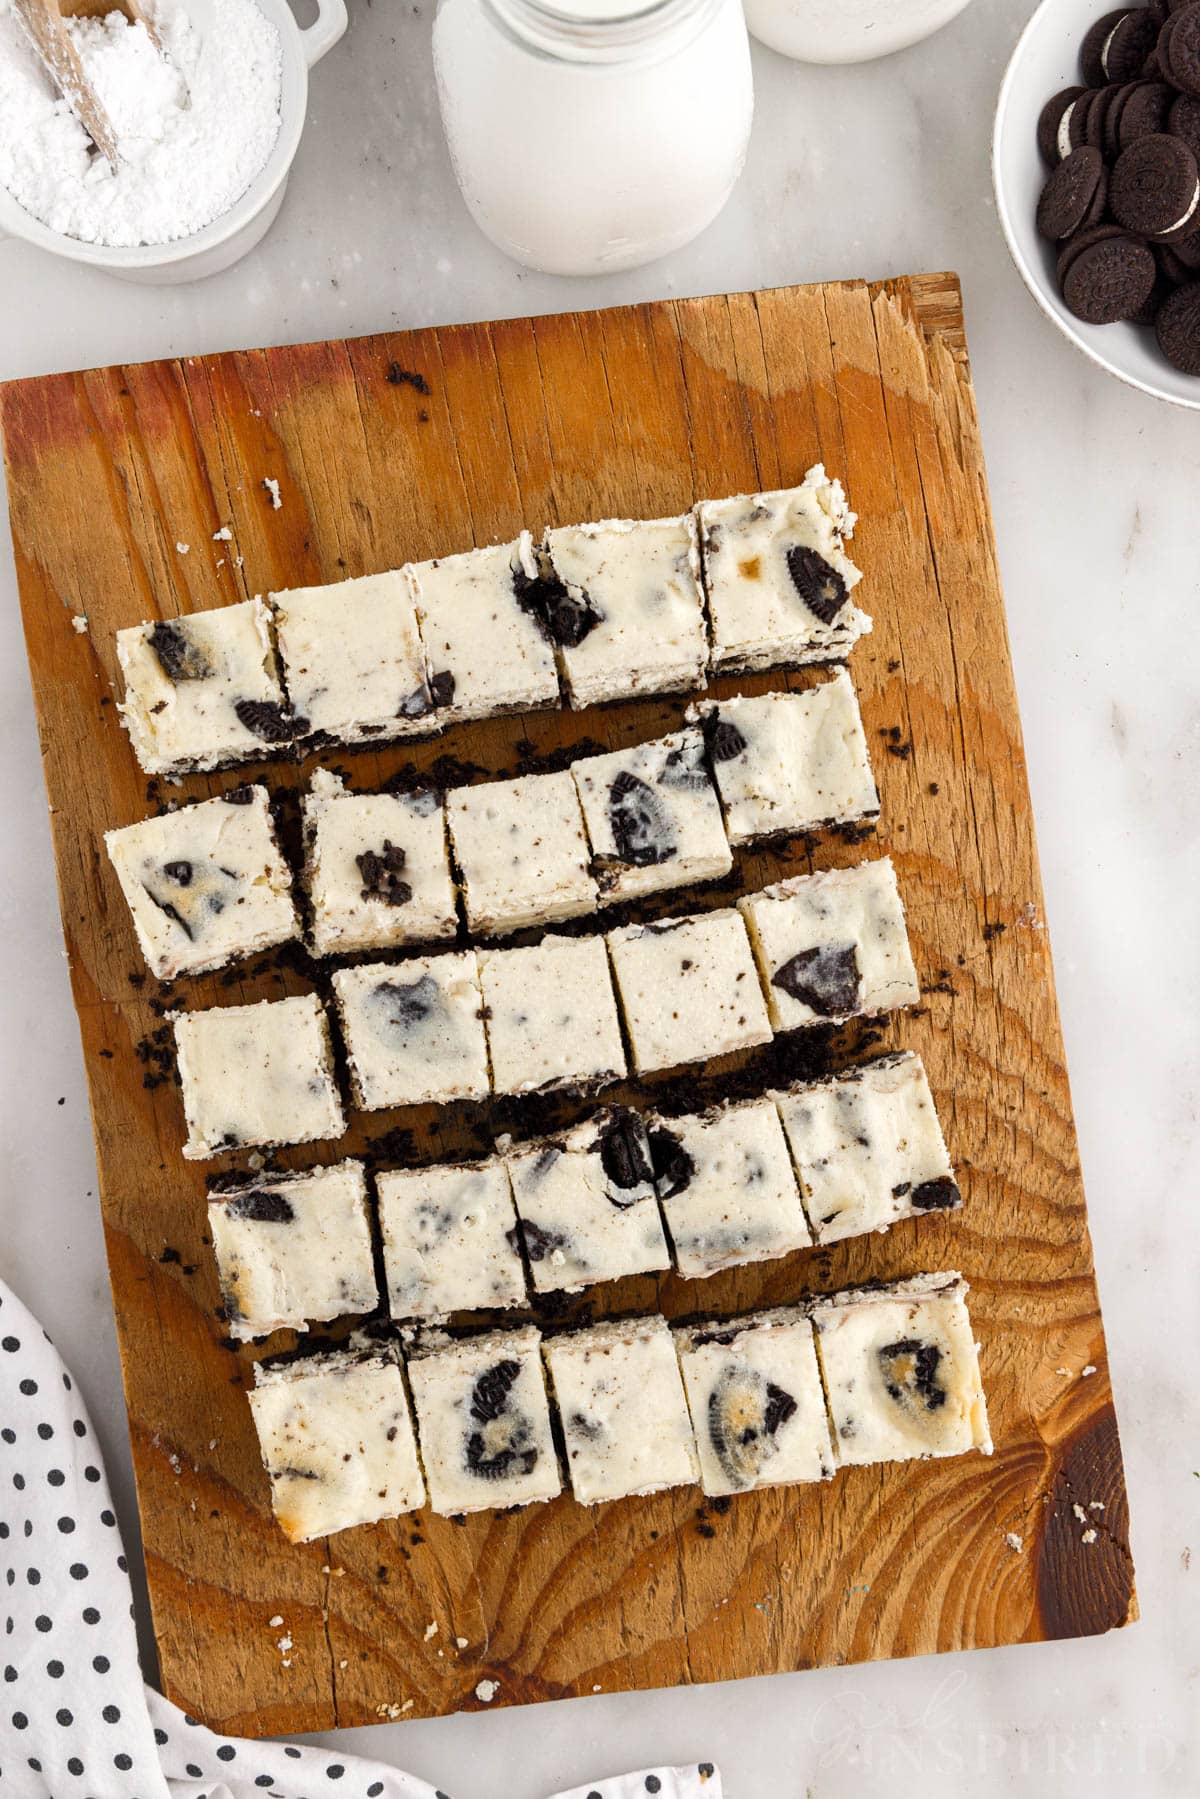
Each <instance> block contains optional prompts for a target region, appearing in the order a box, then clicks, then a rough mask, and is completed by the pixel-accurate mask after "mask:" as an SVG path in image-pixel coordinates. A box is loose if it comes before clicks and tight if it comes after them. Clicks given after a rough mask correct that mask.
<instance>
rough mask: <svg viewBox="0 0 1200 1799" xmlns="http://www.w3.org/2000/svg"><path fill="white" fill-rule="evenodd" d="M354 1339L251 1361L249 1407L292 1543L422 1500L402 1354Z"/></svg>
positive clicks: (278, 1513) (393, 1514)
mask: <svg viewBox="0 0 1200 1799" xmlns="http://www.w3.org/2000/svg"><path fill="white" fill-rule="evenodd" d="M352 1344H353V1347H351V1348H349V1349H343V1350H331V1351H330V1352H329V1353H327V1354H325V1355H315V1356H305V1357H303V1358H301V1359H299V1360H297V1361H290V1362H281V1363H274V1364H271V1363H266V1364H264V1363H261V1362H260V1363H259V1364H258V1366H257V1367H256V1369H255V1373H254V1379H255V1385H254V1391H253V1392H252V1393H251V1394H250V1409H251V1411H252V1412H253V1414H254V1425H255V1429H256V1430H257V1432H258V1442H259V1447H260V1449H261V1450H262V1458H263V1462H264V1464H265V1466H266V1470H267V1474H268V1475H269V1477H270V1481H271V1504H272V1506H273V1508H274V1511H275V1517H276V1519H277V1520H278V1522H279V1524H280V1527H281V1528H282V1530H283V1534H284V1535H285V1536H286V1537H287V1539H288V1541H289V1542H291V1543H309V1542H311V1541H312V1539H313V1538H314V1537H324V1536H328V1535H329V1534H330V1533H332V1532H333V1531H337V1530H349V1529H351V1528H352V1527H353V1526H354V1525H356V1524H376V1523H378V1522H379V1520H380V1519H381V1518H397V1517H399V1516H400V1515H401V1514H402V1513H404V1512H414V1511H416V1510H417V1509H418V1508H419V1507H420V1506H423V1505H424V1504H425V1483H424V1481H423V1480H422V1479H421V1468H420V1464H419V1462H418V1460H417V1445H416V1439H415V1437H414V1435H413V1425H412V1413H411V1411H410V1409H409V1403H408V1394H407V1392H406V1390H405V1386H404V1375H403V1372H402V1370H401V1367H400V1362H399V1359H398V1357H397V1355H396V1353H395V1351H394V1350H393V1349H392V1348H391V1347H390V1346H386V1345H380V1346H375V1345H367V1344H365V1343H360V1342H359V1340H357V1339H352Z"/></svg>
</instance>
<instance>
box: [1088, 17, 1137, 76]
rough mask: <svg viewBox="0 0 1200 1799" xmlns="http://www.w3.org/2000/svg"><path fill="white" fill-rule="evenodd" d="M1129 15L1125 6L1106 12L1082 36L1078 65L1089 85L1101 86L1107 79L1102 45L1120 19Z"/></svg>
mask: <svg viewBox="0 0 1200 1799" xmlns="http://www.w3.org/2000/svg"><path fill="white" fill-rule="evenodd" d="M1129 16H1130V14H1129V8H1128V7H1126V6H1122V7H1120V8H1119V9H1118V11H1116V12H1106V13H1104V14H1103V15H1102V16H1101V17H1100V18H1099V19H1097V20H1096V23H1095V24H1094V25H1093V26H1091V27H1090V29H1089V30H1088V32H1087V34H1086V36H1085V37H1084V40H1083V43H1082V45H1081V46H1080V50H1079V66H1080V68H1081V69H1082V70H1083V79H1084V80H1085V81H1086V82H1087V84H1088V86H1089V87H1103V85H1104V83H1105V82H1106V81H1107V80H1108V76H1107V75H1106V74H1105V72H1104V47H1105V45H1106V44H1107V43H1108V41H1109V39H1110V38H1111V36H1112V34H1113V32H1114V31H1115V30H1116V28H1117V26H1118V25H1119V24H1120V23H1121V21H1122V20H1123V19H1127V18H1128V17H1129Z"/></svg>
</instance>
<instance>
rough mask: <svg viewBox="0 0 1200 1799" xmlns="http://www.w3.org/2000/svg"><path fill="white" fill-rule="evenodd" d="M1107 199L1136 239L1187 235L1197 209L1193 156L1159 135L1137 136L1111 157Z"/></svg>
mask: <svg viewBox="0 0 1200 1799" xmlns="http://www.w3.org/2000/svg"><path fill="white" fill-rule="evenodd" d="M1051 180H1053V176H1052V177H1051ZM1110 202H1111V205H1112V212H1113V217H1114V218H1115V219H1116V221H1117V223H1118V224H1120V225H1123V226H1124V227H1125V229H1126V230H1127V231H1133V232H1136V233H1137V235H1138V236H1139V237H1154V238H1158V239H1161V240H1169V239H1170V238H1171V237H1172V236H1174V235H1178V236H1185V235H1188V234H1189V228H1190V229H1191V230H1194V229H1195V226H1194V225H1192V220H1193V219H1194V218H1195V217H1196V216H1197V209H1198V208H1200V172H1198V170H1197V166H1196V158H1195V157H1194V156H1193V155H1192V153H1191V151H1190V150H1189V149H1188V147H1187V145H1186V144H1184V143H1182V142H1181V141H1180V140H1179V139H1178V138H1174V137H1168V136H1166V135H1165V134H1164V133H1161V132H1159V133H1156V134H1155V135H1154V136H1152V137H1144V138H1141V139H1139V140H1138V142H1136V143H1133V144H1130V146H1129V148H1128V149H1127V150H1122V152H1121V154H1120V156H1119V157H1118V158H1117V162H1116V166H1115V167H1114V169H1113V172H1112V181H1111V183H1110ZM1062 235H1063V236H1067V235H1068V233H1066V232H1064V233H1063V234H1062Z"/></svg>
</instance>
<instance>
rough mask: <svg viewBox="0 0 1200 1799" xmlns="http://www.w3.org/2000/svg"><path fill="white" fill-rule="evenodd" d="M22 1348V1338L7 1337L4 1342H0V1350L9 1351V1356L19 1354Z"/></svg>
mask: <svg viewBox="0 0 1200 1799" xmlns="http://www.w3.org/2000/svg"><path fill="white" fill-rule="evenodd" d="M20 1347H21V1339H20V1337H5V1338H4V1340H3V1342H0V1349H4V1350H7V1352H8V1354H9V1355H16V1353H17V1351H18V1349H20Z"/></svg>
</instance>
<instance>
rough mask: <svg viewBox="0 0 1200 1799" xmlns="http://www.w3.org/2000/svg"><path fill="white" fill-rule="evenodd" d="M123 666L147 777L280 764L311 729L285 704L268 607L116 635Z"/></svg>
mask: <svg viewBox="0 0 1200 1799" xmlns="http://www.w3.org/2000/svg"><path fill="white" fill-rule="evenodd" d="M117 659H118V661H119V662H120V664H121V668H122V671H123V673H124V676H125V698H124V700H123V701H122V702H121V704H120V707H119V708H118V710H119V711H120V714H121V722H122V723H123V724H124V726H125V729H126V730H127V731H128V732H129V740H130V742H131V743H132V744H133V753H134V755H135V756H136V757H137V759H138V762H139V764H140V765H141V767H142V768H144V769H145V771H146V773H147V774H150V775H173V774H187V773H188V772H189V771H190V770H191V769H198V768H221V767H223V766H224V765H225V764H226V763H229V762H249V761H253V760H254V759H255V758H260V759H261V758H263V757H266V756H273V755H276V754H278V751H279V747H280V745H281V744H288V743H291V742H292V741H293V740H294V739H295V738H296V737H299V736H302V735H303V734H304V732H305V731H307V729H308V724H307V721H306V720H304V719H302V718H294V717H293V716H292V714H291V712H290V710H289V708H288V706H287V702H286V701H285V699H284V697H283V688H282V687H281V685H280V682H279V671H278V668H277V666H276V662H275V651H274V650H273V648H272V647H271V619H270V614H269V613H268V611H267V608H266V606H265V605H264V603H263V601H262V600H260V599H253V600H243V601H242V602H241V604H240V605H237V606H218V607H217V608H216V609H215V610H214V611H212V612H190V613H187V614H186V615H185V616H184V617H182V618H164V619H159V620H158V621H157V623H154V624H145V625H133V626H131V627H130V629H129V630H127V631H118V632H117Z"/></svg>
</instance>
